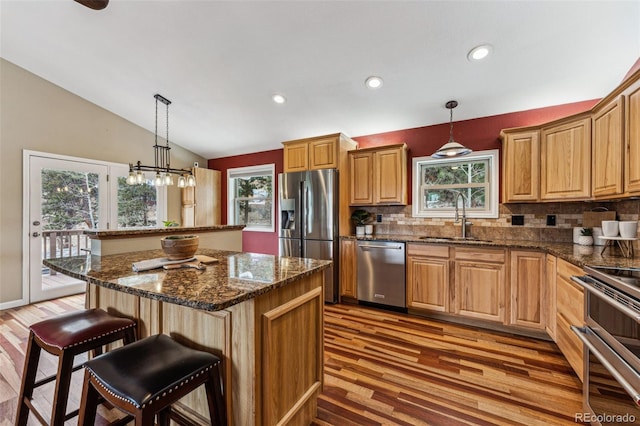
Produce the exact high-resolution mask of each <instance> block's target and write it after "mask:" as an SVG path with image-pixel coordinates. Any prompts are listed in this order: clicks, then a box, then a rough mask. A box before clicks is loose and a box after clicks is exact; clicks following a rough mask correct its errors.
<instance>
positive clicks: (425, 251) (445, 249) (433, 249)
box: [407, 244, 449, 259]
mask: <svg viewBox="0 0 640 426" xmlns="http://www.w3.org/2000/svg"><path fill="white" fill-rule="evenodd" d="M407 255H410V256H411V255H415V256H429V257H443V258H446V259H448V258H449V246H443V245H439V244H407Z"/></svg>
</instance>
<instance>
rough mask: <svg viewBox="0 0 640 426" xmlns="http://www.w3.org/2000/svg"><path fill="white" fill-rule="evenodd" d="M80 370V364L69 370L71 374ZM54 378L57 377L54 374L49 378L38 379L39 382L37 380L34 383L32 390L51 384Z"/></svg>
mask: <svg viewBox="0 0 640 426" xmlns="http://www.w3.org/2000/svg"><path fill="white" fill-rule="evenodd" d="M81 368H82V364H78V365H76V366H75V367H73V368H72V369H71V372H72V373H73V372H74V371H78V370H80V369H81ZM56 378H57V376H56V375H55V374H53V375H51V376H49V377H45V378H43V379H40V380H38V381H37V382H35V383H34V384H33V388H34V389H35V388H37V387H40V386H42V385H46V384H47V383H50V382H53V381H54V380H55V379H56Z"/></svg>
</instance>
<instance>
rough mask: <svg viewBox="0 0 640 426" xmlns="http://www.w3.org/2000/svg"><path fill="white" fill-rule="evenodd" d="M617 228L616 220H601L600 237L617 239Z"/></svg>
mask: <svg viewBox="0 0 640 426" xmlns="http://www.w3.org/2000/svg"><path fill="white" fill-rule="evenodd" d="M618 226H619V225H618V221H617V220H603V221H602V235H603V236H605V237H617V236H618V229H619V228H618Z"/></svg>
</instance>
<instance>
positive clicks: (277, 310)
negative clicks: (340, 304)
mask: <svg viewBox="0 0 640 426" xmlns="http://www.w3.org/2000/svg"><path fill="white" fill-rule="evenodd" d="M323 290H324V272H323V271H321V272H315V273H313V274H311V275H308V276H306V277H303V278H301V279H300V280H298V281H296V282H294V283H291V284H289V285H286V286H284V287H281V288H279V289H277V290H275V291H271V292H269V293H266V294H264V295H262V296H260V297H258V298H257V299H256V318H255V327H256V330H260V332H259V333H257V334H256V348H260V350H258V351H256V373H257V374H256V377H258V378H259V380H257V381H256V384H255V385H256V398H257V400H256V407H260V410H258V414H257V415H256V421H257V423H256V424H263V425H276V424H287V425H305V426H306V425H308V424H310V423H311V421H312V420H313V419H314V418H315V417H316V414H317V398H318V396H319V394H320V392H321V391H322V383H323V373H324V370H323V338H324V329H323V311H324V296H323V294H324V292H323Z"/></svg>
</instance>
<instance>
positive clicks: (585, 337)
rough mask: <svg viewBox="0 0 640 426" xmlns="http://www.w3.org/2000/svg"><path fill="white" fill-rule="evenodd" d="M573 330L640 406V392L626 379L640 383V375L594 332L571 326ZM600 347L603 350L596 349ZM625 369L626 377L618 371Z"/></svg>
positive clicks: (585, 328)
mask: <svg viewBox="0 0 640 426" xmlns="http://www.w3.org/2000/svg"><path fill="white" fill-rule="evenodd" d="M571 330H573V332H574V333H576V335H577V336H578V338H579V339H580V340H582V343H584V344H585V345H586V346H587V348H589V351H590V352H591V353H592V354H594V355H595V356H596V358H598V361H600V363H601V364H602V365H603V366H604V368H606V369H607V371H608V372H609V373H610V374H611V375H612V376H613V377H614V378H615V379H616V380H617V381H618V383H620V385H621V386H622V387H623V388H624V390H625V391H626V392H627V393H628V394H629V396H630V397H631V399H633V401H634V402H635V403H636V405H639V406H640V392H639V391H638V390H637V389H636V388H634V387H633V385H631V383H629V381H628V380H627V379H626V378H625V377H624V376H625V375H628V376H629V377H632V378H634V379H635V381H637V382H640V375H638V373H637V372H636V371H635V370H634V369H633V368H631V367H630V366H629V365H628V364H627V363H626V362H625V361H624V360H623V359H622V358H621V357H620V355H618V354H617V353H615V352H614V351H613V350H611V349H610V348H609V346H608V345H607V344H606V343H605V342H604V341H602V340H601V339H600V338H599V337H598V336H596V335H595V334H594V333H593V332H589V330H588V328H587V327H576V326H575V325H572V326H571ZM596 345H597V346H600V347H601V349H602V350H601V349H599V348H596ZM603 351H607V353H606V354H605V353H603ZM610 359H614V360H615V362H616V364H617V367H614V366H613V364H612V363H611V361H610ZM623 368H624V370H625V371H624V375H623V374H622V373H621V372H620V371H618V370H619V369H623Z"/></svg>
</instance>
